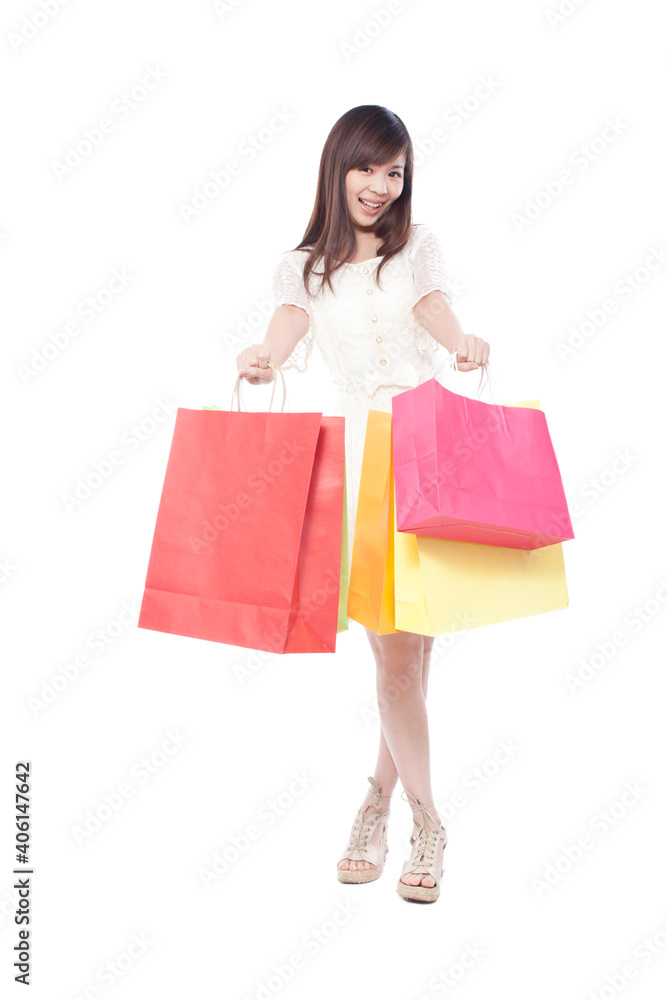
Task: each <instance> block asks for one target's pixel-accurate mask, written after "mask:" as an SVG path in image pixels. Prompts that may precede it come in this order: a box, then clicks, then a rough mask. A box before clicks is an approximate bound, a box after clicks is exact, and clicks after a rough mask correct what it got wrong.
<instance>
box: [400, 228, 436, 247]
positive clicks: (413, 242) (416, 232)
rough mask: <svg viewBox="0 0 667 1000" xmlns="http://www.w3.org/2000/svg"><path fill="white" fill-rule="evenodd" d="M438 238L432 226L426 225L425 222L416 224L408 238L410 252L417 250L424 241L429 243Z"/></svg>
mask: <svg viewBox="0 0 667 1000" xmlns="http://www.w3.org/2000/svg"><path fill="white" fill-rule="evenodd" d="M436 238H437V237H436V235H435V233H434V232H433V230H432V229H431V228H430V226H427V225H425V224H424V223H423V222H415V223H413V226H412V232H411V233H410V236H409V237H408V243H407V246H408V248H409V249H410V250H415V249H416V247H418V246H419V245H420V244H421V243H423V242H424V240H426V241H428V240H433V239H436Z"/></svg>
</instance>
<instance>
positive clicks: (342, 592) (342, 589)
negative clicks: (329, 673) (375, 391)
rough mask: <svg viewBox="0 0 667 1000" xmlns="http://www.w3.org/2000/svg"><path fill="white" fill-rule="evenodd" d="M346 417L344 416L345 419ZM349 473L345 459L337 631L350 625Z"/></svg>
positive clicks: (208, 407) (204, 407)
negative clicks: (348, 612)
mask: <svg viewBox="0 0 667 1000" xmlns="http://www.w3.org/2000/svg"><path fill="white" fill-rule="evenodd" d="M202 409H203V410H219V409H220V407H219V406H213V405H210V406H203V407H202ZM344 419H345V418H343V420H344ZM347 532H348V527H347V473H346V471H345V462H344V461H343V520H342V525H341V555H340V578H339V581H338V625H337V628H336V633H338V632H345V631H346V630H347V629H349V627H350V619H349V618H348V614H347V600H348V592H349V588H350V566H349V556H348V543H347V537H348V536H347Z"/></svg>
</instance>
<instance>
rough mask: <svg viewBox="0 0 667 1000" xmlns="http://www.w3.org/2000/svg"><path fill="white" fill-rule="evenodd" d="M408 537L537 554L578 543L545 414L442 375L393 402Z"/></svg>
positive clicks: (402, 520)
mask: <svg viewBox="0 0 667 1000" xmlns="http://www.w3.org/2000/svg"><path fill="white" fill-rule="evenodd" d="M392 416H393V449H394V451H393V455H394V484H395V491H396V525H397V529H398V531H407V532H411V533H412V534H416V535H426V536H430V537H434V538H448V539H452V540H458V541H464V542H479V543H481V544H482V545H499V546H504V547H507V548H516V549H537V548H542V547H544V546H546V545H554V544H556V543H557V542H563V541H565V540H566V539H569V538H574V532H573V530H572V522H571V520H570V515H569V512H568V508H567V501H566V498H565V492H564V490H563V484H562V481H561V476H560V470H559V468H558V462H557V460H556V454H555V452H554V449H553V445H552V443H551V437H550V435H549V429H548V427H547V421H546V417H545V415H544V413H543V412H542V410H539V409H534V408H532V407H530V406H522V405H521V404H518V405H517V404H514V405H511V406H509V405H505V406H503V405H500V404H495V403H486V402H484V401H483V400H481V399H470V398H468V397H467V396H462V395H460V394H458V393H455V392H452V391H451V390H449V389H447V388H445V386H443V385H441V384H440V382H438V381H437V380H436V379H435V378H431V379H429V380H428V381H427V382H424V383H422V384H421V385H419V386H417V387H416V388H414V389H408V390H406V391H405V392H401V393H398V394H397V395H396V396H394V397H393V399H392Z"/></svg>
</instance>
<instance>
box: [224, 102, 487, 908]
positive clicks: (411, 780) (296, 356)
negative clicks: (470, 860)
mask: <svg viewBox="0 0 667 1000" xmlns="http://www.w3.org/2000/svg"><path fill="white" fill-rule="evenodd" d="M412 170H413V149H412V142H411V140H410V136H409V134H408V132H407V129H406V128H405V125H404V124H403V122H402V121H401V119H400V118H399V117H398V116H397V115H395V114H393V112H391V111H389V110H388V109H387V108H384V107H380V106H378V105H361V106H360V107H356V108H352V109H351V110H350V111H348V112H346V113H345V114H344V115H343V116H342V117H341V118H339V119H338V121H337V122H336V124H335V125H334V127H333V128H332V130H331V132H330V133H329V136H328V137H327V140H326V142H325V145H324V149H323V151H322V157H321V161H320V168H319V177H318V183H317V192H316V196H315V206H314V208H313V212H312V215H311V218H310V222H309V223H308V227H307V229H306V232H305V234H304V237H303V239H302V240H301V243H300V244H299V245H298V247H296V248H295V249H294V250H290V251H286V252H285V253H284V254H283V255H282V257H281V259H280V261H279V263H278V265H277V267H276V270H275V272H274V276H273V295H274V300H275V301H276V302H277V303H278V306H277V308H276V310H275V312H274V314H273V316H272V317H271V320H270V322H269V325H268V327H267V330H266V335H265V337H264V342H263V344H253V345H252V346H251V347H248V348H246V349H245V350H244V351H242V352H241V353H240V354H239V355H238V357H237V359H236V362H237V368H238V371H239V372H240V374H241V375H242V376H243V377H244V378H246V379H247V381H248V382H250V383H251V384H252V385H260V384H262V383H265V382H271V381H272V380H273V378H274V369H273V368H271V367H270V365H269V363H268V362H269V360H271V362H272V363H273V364H275V365H278V366H281V367H282V368H283V370H285V369H287V368H296V369H297V370H298V371H305V370H306V369H307V364H308V359H309V357H310V355H311V352H312V346H313V342H317V344H318V346H319V349H320V351H321V352H322V355H323V357H324V359H325V361H326V364H327V366H328V368H329V370H330V372H331V374H332V376H333V379H334V382H335V384H336V386H337V389H338V397H337V406H336V413H337V414H338V415H342V416H344V417H345V450H346V473H347V495H348V533H349V556H350V560H351V558H352V542H353V537H354V525H355V519H356V507H357V498H358V492H359V478H360V471H361V461H362V455H363V446H364V437H365V432H366V419H367V415H368V410H369V409H376V410H384V411H388V412H391V399H392V396H394V395H395V394H396V393H399V392H404V391H405V390H406V389H409V388H413V387H414V386H417V385H420V384H421V383H422V382H424V381H426V380H427V379H429V378H432V377H434V375H435V374H436V372H437V371H438V369H439V365H440V364H441V363H442V362H444V360H445V359H446V358H447V357H449V354H453V353H455V354H456V356H457V362H458V367H459V369H460V370H463V371H468V370H471V369H474V368H478V367H480V366H481V365H484V364H485V363H486V362H487V360H488V357H489V345H488V343H487V342H486V341H485V340H481V339H480V338H479V337H474V336H470V335H466V334H465V333H464V332H463V330H462V329H461V326H460V324H459V322H458V320H457V319H456V317H455V315H454V313H453V312H452V310H451V308H450V303H451V294H450V291H451V289H450V287H449V282H448V278H447V275H446V273H445V269H444V263H443V257H442V251H441V247H440V243H439V241H438V240H437V238H436V237H435V235H434V234H433V233H432V232H431V231H430V230H429V229H427V228H426V227H425V226H423V225H413V224H412V208H411V194H412ZM316 266H317V268H318V269H317V270H316ZM443 348H444V349H446V351H445V350H443ZM446 352H449V353H446ZM285 362H289V363H287V364H286V363H285ZM366 634H367V636H368V641H369V643H370V646H371V649H372V652H373V655H374V657H375V662H376V667H377V694H378V704H379V707H380V718H381V724H382V732H381V736H380V748H379V753H378V757H377V762H376V765H375V773H374V777H369V779H368V781H369V782H370V786H371V787H370V788H369V790H368V792H367V794H366V797H365V799H364V801H363V802H362V804H361V807H360V809H359V810H358V812H357V816H356V819H355V821H354V824H353V827H352V831H351V834H350V839H349V843H348V844H347V847H346V848H345V851H344V855H343V857H342V858H341V860H340V861H339V862H338V869H337V873H338V878H339V880H340V881H341V882H370V881H372V880H373V879H376V878H378V877H379V876H380V875H381V874H382V869H383V866H384V860H385V855H386V852H387V837H386V833H387V820H388V817H389V801H390V799H391V794H392V791H393V789H394V787H395V785H396V782H397V780H398V779H399V778H400V780H401V784H402V786H403V789H404V793H403V794H405V795H406V796H407V799H406V801H408V802H409V803H410V805H411V807H412V812H413V818H414V827H413V831H412V836H411V838H410V843H411V846H412V851H411V854H410V857H409V859H408V860H407V861H406V862H405V864H404V865H403V872H402V874H401V876H400V879H399V882H398V886H397V891H398V892H399V894H400V895H401V896H403V897H404V898H406V899H415V900H425V901H433V900H436V899H437V898H438V896H439V893H440V878H441V875H442V853H443V850H444V847H445V844H446V842H447V834H446V830H445V827H444V826H443V825H442V823H441V821H440V817H439V815H438V812H437V810H436V808H435V805H434V802H433V793H432V789H431V776H430V756H429V736H428V721H427V714H426V690H427V683H428V673H429V663H430V655H431V648H432V646H433V638H432V637H429V636H423V635H418V634H416V633H414V632H397V633H394V634H388V635H376V634H375V633H374V632H371V631H370V630H369V629H366ZM399 690H400V692H401V694H400V696H399V697H396V695H395V692H396V691H399Z"/></svg>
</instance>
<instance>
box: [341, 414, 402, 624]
mask: <svg viewBox="0 0 667 1000" xmlns="http://www.w3.org/2000/svg"><path fill="white" fill-rule="evenodd" d="M382 418H388V419H389V430H391V414H390V413H381V412H380V411H379V410H369V411H368V418H367V424H366V437H365V440H364V451H363V456H362V464H361V476H360V480H359V494H358V499H357V517H356V521H355V527H354V540H353V543H352V561H351V563H350V584H349V594H348V602H347V613H348V616H349V617H350V618H352V619H353V620H354V621H357V622H360V623H361V624H362V625H366V626H367V628H369V629H370V630H371V631H372V632H375V633H376V634H377V635H386V634H388V633H393V632H397V631H399V630H398V629H397V628H395V626H394V621H395V617H394V535H395V532H394V530H393V519H394V514H393V509H394V477H393V470H392V461H391V448H387V443H388V439H387V437H386V431H387V424H386V420H383V419H382Z"/></svg>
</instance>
